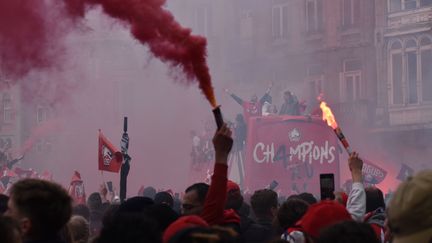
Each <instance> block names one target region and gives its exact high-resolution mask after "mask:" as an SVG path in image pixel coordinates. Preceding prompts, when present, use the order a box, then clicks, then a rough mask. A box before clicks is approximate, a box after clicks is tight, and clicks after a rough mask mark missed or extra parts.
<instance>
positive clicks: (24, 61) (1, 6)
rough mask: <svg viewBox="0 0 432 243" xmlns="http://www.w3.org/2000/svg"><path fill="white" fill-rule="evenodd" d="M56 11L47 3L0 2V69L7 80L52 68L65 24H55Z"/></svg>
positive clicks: (55, 6)
mask: <svg viewBox="0 0 432 243" xmlns="http://www.w3.org/2000/svg"><path fill="white" fill-rule="evenodd" d="M59 11H61V7H60V5H59V4H55V3H53V2H48V1H40V0H37V1H30V0H13V1H11V0H0V46H1V49H0V70H1V73H2V74H3V75H4V76H6V77H8V78H9V80H11V81H13V82H15V80H17V79H19V78H21V77H23V76H25V75H26V74H27V73H29V72H30V71H31V70H34V69H36V70H38V69H44V68H48V67H52V66H54V65H55V63H56V62H57V59H58V57H60V56H61V55H59V54H60V52H61V49H62V48H61V47H60V45H59V39H61V37H62V36H63V35H62V33H64V32H62V31H61V29H62V28H63V27H64V26H65V25H63V24H64V23H66V21H62V22H59V21H58V19H59V18H57V17H58V14H60V12H59ZM63 12H64V11H63ZM12 84H13V83H12Z"/></svg>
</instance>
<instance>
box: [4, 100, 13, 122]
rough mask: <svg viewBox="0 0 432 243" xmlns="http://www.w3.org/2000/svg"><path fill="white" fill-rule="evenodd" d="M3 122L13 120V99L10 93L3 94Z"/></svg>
mask: <svg viewBox="0 0 432 243" xmlns="http://www.w3.org/2000/svg"><path fill="white" fill-rule="evenodd" d="M2 102H3V122H4V123H10V122H12V121H13V113H12V112H13V111H12V99H11V96H10V94H9V93H5V94H3V97H2Z"/></svg>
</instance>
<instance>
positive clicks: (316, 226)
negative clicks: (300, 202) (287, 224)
mask: <svg viewBox="0 0 432 243" xmlns="http://www.w3.org/2000/svg"><path fill="white" fill-rule="evenodd" d="M345 220H352V219H351V215H350V214H349V213H348V211H347V210H346V208H345V207H344V206H342V205H341V204H340V203H338V202H335V201H330V200H324V201H321V202H319V203H315V204H314V205H311V206H309V208H308V210H307V211H306V213H305V214H304V215H303V217H302V218H301V219H300V220H299V221H298V222H297V223H296V224H295V226H294V227H292V228H291V229H288V232H289V233H285V234H284V235H283V236H282V237H283V238H285V239H293V238H294V239H295V240H300V242H314V241H315V240H316V239H318V236H319V232H320V231H321V230H323V229H325V228H327V227H329V226H331V225H334V224H336V223H339V222H342V221H345ZM295 242H297V241H295Z"/></svg>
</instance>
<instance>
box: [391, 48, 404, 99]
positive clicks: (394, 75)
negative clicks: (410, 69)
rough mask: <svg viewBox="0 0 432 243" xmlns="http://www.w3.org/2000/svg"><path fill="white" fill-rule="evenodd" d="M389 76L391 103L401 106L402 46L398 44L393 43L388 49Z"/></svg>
mask: <svg viewBox="0 0 432 243" xmlns="http://www.w3.org/2000/svg"><path fill="white" fill-rule="evenodd" d="M390 74H391V75H390V80H392V82H391V87H392V91H393V92H392V94H391V100H392V103H393V104H402V103H403V92H402V45H401V43H400V42H395V43H393V44H392V45H391V48H390Z"/></svg>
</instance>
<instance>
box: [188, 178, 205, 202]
mask: <svg viewBox="0 0 432 243" xmlns="http://www.w3.org/2000/svg"><path fill="white" fill-rule="evenodd" d="M208 189H209V185H207V184H205V183H202V182H200V183H195V184H193V185H192V186H190V187H188V188H186V191H185V192H186V193H188V192H190V191H196V192H197V194H198V200H199V201H200V202H201V203H202V204H204V201H205V198H206V196H207V192H208Z"/></svg>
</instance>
